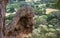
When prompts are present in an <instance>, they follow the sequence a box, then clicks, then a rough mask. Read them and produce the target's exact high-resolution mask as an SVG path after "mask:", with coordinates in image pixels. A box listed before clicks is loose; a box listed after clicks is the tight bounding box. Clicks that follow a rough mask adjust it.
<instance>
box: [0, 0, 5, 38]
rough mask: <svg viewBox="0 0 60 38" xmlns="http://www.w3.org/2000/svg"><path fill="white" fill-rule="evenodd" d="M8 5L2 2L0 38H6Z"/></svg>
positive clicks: (0, 2) (0, 6)
mask: <svg viewBox="0 0 60 38" xmlns="http://www.w3.org/2000/svg"><path fill="white" fill-rule="evenodd" d="M5 8H6V5H5V3H4V1H3V0H0V38H4V34H5V33H4V30H5V12H6V9H5Z"/></svg>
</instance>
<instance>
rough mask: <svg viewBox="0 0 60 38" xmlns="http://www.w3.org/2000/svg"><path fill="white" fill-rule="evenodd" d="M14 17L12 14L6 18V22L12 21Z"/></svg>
mask: <svg viewBox="0 0 60 38" xmlns="http://www.w3.org/2000/svg"><path fill="white" fill-rule="evenodd" d="M13 17H14V15H13V14H10V15H8V16H6V20H12V19H13Z"/></svg>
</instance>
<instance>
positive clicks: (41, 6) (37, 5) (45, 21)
mask: <svg viewBox="0 0 60 38" xmlns="http://www.w3.org/2000/svg"><path fill="white" fill-rule="evenodd" d="M10 1H11V3H9V4H8V5H7V8H6V9H7V12H8V13H13V12H15V11H16V10H17V9H19V8H21V7H22V6H24V5H27V4H28V5H30V6H32V7H33V9H34V13H35V16H34V20H35V24H34V29H33V33H32V35H31V36H30V37H29V38H60V11H57V12H54V11H53V12H51V13H50V14H46V8H56V6H55V5H57V4H55V3H53V2H52V1H54V2H55V1H56V0H51V1H50V0H47V1H45V0H38V1H36V2H34V0H33V1H31V2H25V1H22V0H21V1H20V0H18V1H17V2H16V1H15V0H10ZM49 1H50V2H49ZM58 5H59V3H58ZM58 5H57V6H58ZM13 17H14V15H13V14H10V15H8V16H6V24H8V23H9V22H11V21H12V19H13Z"/></svg>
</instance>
